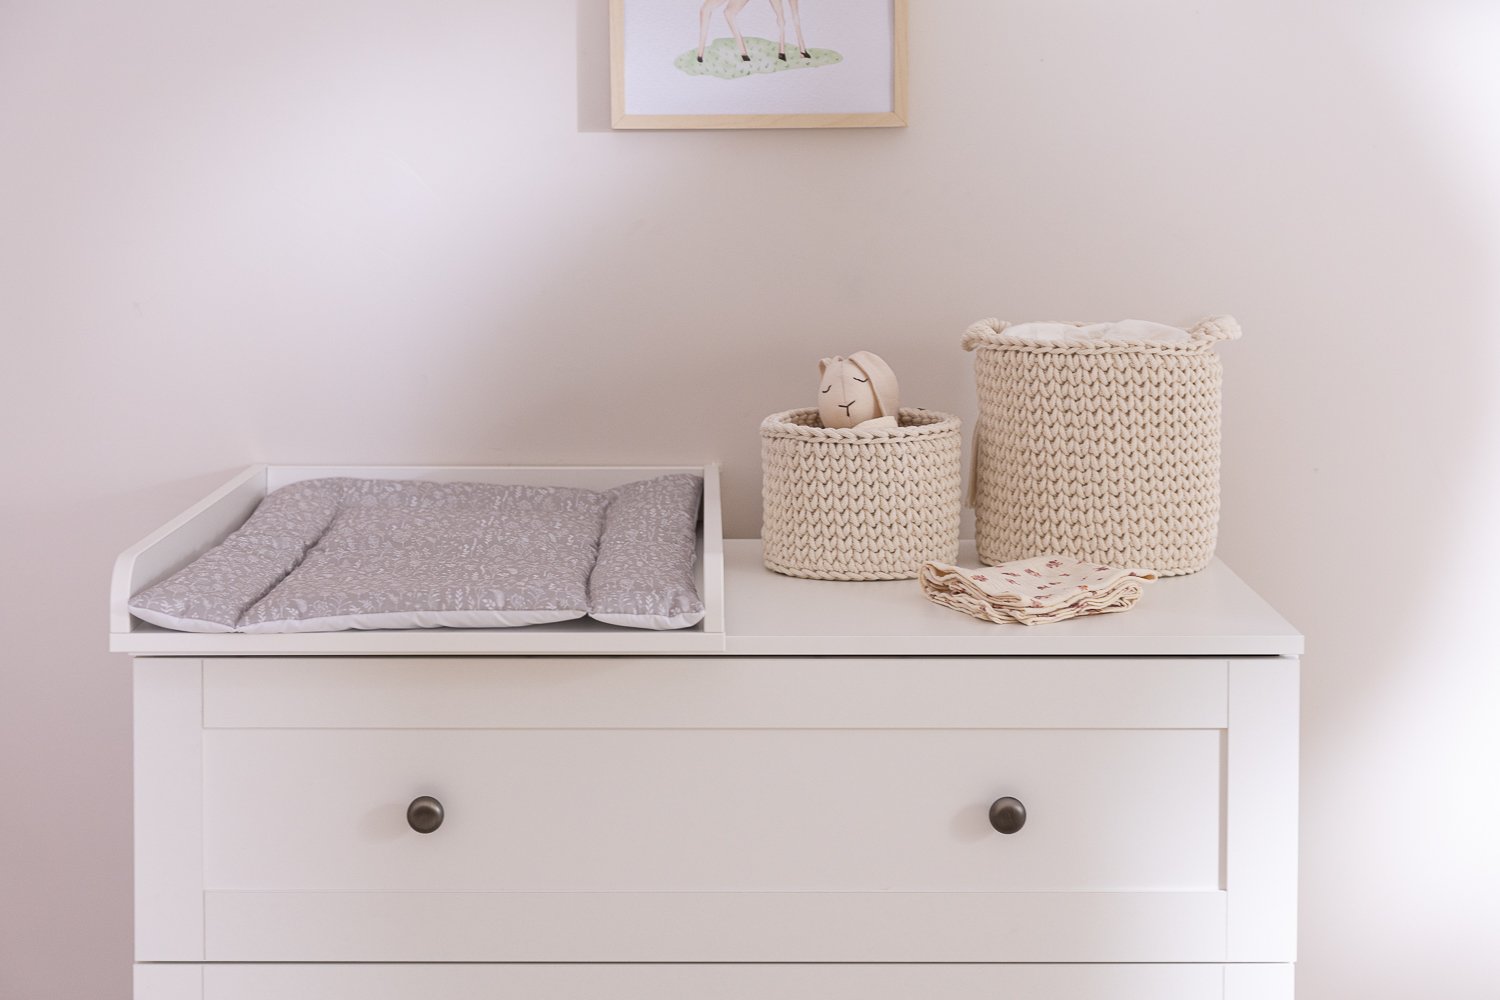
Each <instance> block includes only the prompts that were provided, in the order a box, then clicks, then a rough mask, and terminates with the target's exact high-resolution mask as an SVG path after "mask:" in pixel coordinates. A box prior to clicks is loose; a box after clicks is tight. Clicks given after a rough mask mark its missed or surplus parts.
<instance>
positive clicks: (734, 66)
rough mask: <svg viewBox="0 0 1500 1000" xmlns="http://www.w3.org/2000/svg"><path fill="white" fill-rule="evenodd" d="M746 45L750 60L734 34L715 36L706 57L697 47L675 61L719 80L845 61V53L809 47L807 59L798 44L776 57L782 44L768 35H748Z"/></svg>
mask: <svg viewBox="0 0 1500 1000" xmlns="http://www.w3.org/2000/svg"><path fill="white" fill-rule="evenodd" d="M745 48H746V49H748V50H749V51H750V61H749V62H745V61H744V60H743V59H741V58H740V48H739V46H738V45H736V44H735V42H734V39H733V38H716V39H714V41H713V43H712V44H711V45H709V47H708V48H707V49H705V50H704V52H703V61H702V62H701V63H700V62H699V61H698V50H697V49H689V50H688V51H686V52H684V53H683V54H682V55H680V56H678V57H677V59H676V61H675V62H674V63H673V65H674V66H676V67H677V68H678V69H680V70H682V71H683V72H684V73H686V74H687V75H688V76H716V77H718V78H719V79H720V80H735V79H738V78H740V77H744V76H755V75H758V74H761V73H784V72H786V71H787V70H793V69H817V68H818V67H820V66H832V65H834V64H835V63H841V62H843V61H844V57H843V56H841V55H839V54H838V53H837V52H835V51H833V50H832V49H808V50H807V52H808V55H810V56H812V58H811V59H804V58H803V57H802V53H801V52H799V51H797V46H795V45H788V46H787V48H786V60H785V61H782V60H780V59H778V58H776V55H777V52H778V51H779V47H778V46H777V44H776V43H775V42H773V41H771V40H770V39H767V38H752V37H750V36H746V38H745Z"/></svg>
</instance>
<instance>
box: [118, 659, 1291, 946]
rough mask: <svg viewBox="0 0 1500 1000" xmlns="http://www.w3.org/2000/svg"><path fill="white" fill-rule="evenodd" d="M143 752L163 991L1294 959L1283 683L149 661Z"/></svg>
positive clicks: (848, 666) (1212, 671)
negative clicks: (713, 970) (625, 969)
mask: <svg viewBox="0 0 1500 1000" xmlns="http://www.w3.org/2000/svg"><path fill="white" fill-rule="evenodd" d="M299 666H303V667H305V668H306V669H305V670H304V671H303V672H301V673H298V672H296V669H295V668H297V667H299ZM1247 671H1248V672H1247ZM1235 678H1242V679H1241V680H1239V681H1236V680H1235ZM1237 690H1238V691H1239V692H1241V694H1240V696H1238V697H1237V695H1236V691H1237ZM1237 705H1240V706H1241V711H1240V714H1239V715H1238V717H1237V716H1236V706H1237ZM1288 708H1290V709H1291V711H1288ZM1289 727H1290V728H1289ZM137 732H138V771H140V772H141V773H149V774H150V775H151V776H152V777H151V779H150V780H148V781H146V782H144V783H142V784H139V785H138V789H137V845H138V846H137V858H138V868H137V883H138V887H139V889H138V938H137V941H138V958H140V959H141V960H144V961H202V960H205V959H207V960H209V961H224V962H314V963H316V962H381V961H384V962H413V963H422V962H478V963H485V962H646V963H652V962H655V963H691V962H726V963H735V962H755V963H763V962H770V963H775V962H785V963H796V962H839V963H859V962H912V963H925V962H955V963H968V962H981V963H992V962H1031V963H1141V962H1147V963H1184V962H1186V963H1213V962H1224V961H1266V962H1275V961H1287V960H1290V958H1291V944H1290V940H1291V933H1293V932H1292V929H1291V928H1290V926H1289V925H1288V924H1287V922H1286V921H1285V919H1284V917H1282V916H1278V917H1277V920H1276V921H1275V922H1271V921H1267V920H1262V919H1261V918H1260V917H1258V915H1257V914H1258V912H1259V911H1261V910H1269V909H1270V908H1271V904H1273V903H1274V904H1276V905H1278V906H1280V905H1282V904H1283V897H1284V895H1285V886H1286V885H1287V884H1288V880H1287V879H1286V877H1285V874H1284V873H1283V872H1282V871H1281V868H1282V867H1283V866H1282V855H1281V854H1280V853H1279V852H1281V851H1282V850H1283V848H1284V847H1285V845H1286V844H1287V843H1288V842H1291V843H1294V839H1295V756H1294V755H1295V665H1294V664H1292V665H1291V669H1290V670H1288V669H1285V668H1284V667H1283V665H1282V664H1280V663H1278V661H1276V660H1274V659H1269V660H1261V661H1255V662H1250V661H1240V662H1238V663H1236V662H1231V661H1224V660H1220V661H1213V660H1130V659H1119V660H1102V659H1101V660H1056V661H1041V660H1003V659H999V660H967V661H965V660H949V661H941V660H939V661H922V660H915V659H902V660H881V659H874V660H854V659H850V660H805V661H802V660H779V659H778V660H763V661H752V660H733V661H731V660H719V661H696V662H695V661H686V660H681V661H659V660H645V661H629V660H615V661H588V660H506V661H500V660H491V661H480V660H469V661H451V660H450V661H424V660H415V659H413V660H369V661H365V660H352V659H351V660H343V661H329V660H323V661H300V662H298V661H293V662H287V661H279V660H263V661H257V660H238V661H202V662H199V661H153V660H149V659H142V660H140V661H138V663H137ZM1283 744H1285V745H1286V746H1287V747H1288V748H1289V751H1290V756H1288V753H1287V752H1286V751H1284V750H1281V749H1277V748H1278V747H1280V746H1281V745H1283ZM1268 746H1270V747H1271V749H1273V750H1275V751H1276V752H1274V753H1271V752H1268V750H1267V747H1268ZM1237 747H1238V748H1240V750H1241V754H1240V756H1238V757H1237V756H1236V748H1237ZM1247 750H1253V751H1254V753H1253V755H1247V753H1246V752H1245V751H1247ZM1249 756H1253V759H1254V760H1255V761H1256V762H1258V764H1257V766H1255V767H1249V766H1241V765H1239V764H1237V761H1244V760H1246V759H1248V758H1249ZM143 757H144V758H146V759H145V761H144V762H145V763H146V764H149V765H150V766H149V767H141V766H140V765H141V763H142V758H143ZM1282 785H1284V786H1285V787H1281V786H1282ZM419 796H431V797H434V798H436V799H438V800H440V801H441V803H442V805H443V809H444V820H443V823H442V825H441V826H440V827H439V828H438V829H437V830H436V831H434V832H431V833H428V834H420V833H417V832H415V831H414V830H413V829H412V828H411V827H410V826H409V825H408V822H407V816H406V812H407V806H408V804H409V803H411V802H412V800H414V799H416V798H417V797H419ZM1003 796H1010V797H1014V798H1015V799H1017V800H1019V801H1020V802H1022V803H1024V806H1025V809H1026V821H1025V825H1024V826H1023V827H1022V828H1021V829H1020V830H1019V831H1018V832H1015V833H1013V834H1009V835H1006V834H1001V833H999V832H997V831H996V830H995V829H994V828H993V827H992V826H991V820H990V807H991V803H993V802H994V801H995V800H996V799H999V798H1001V797H1003ZM1241 803H1243V806H1242V805H1241ZM1288 830H1290V834H1288ZM1267 845H1270V846H1269V848H1268V847H1267ZM1260 873H1266V877H1262V878H1259V879H1252V878H1251V876H1253V875H1257V874H1260ZM1268 900H1269V902H1268Z"/></svg>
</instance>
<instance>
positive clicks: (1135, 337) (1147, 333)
mask: <svg viewBox="0 0 1500 1000" xmlns="http://www.w3.org/2000/svg"><path fill="white" fill-rule="evenodd" d="M1005 335H1006V336H1007V337H1013V338H1015V339H1017V340H1032V341H1035V342H1037V343H1039V344H1056V343H1068V342H1074V341H1087V340H1101V341H1105V342H1107V343H1111V344H1139V343H1146V344H1186V343H1187V342H1188V341H1190V340H1192V339H1193V335H1192V334H1190V333H1188V332H1187V331H1186V330H1183V329H1181V328H1179V327H1175V326H1167V325H1166V324H1165V323H1153V322H1151V321H1150V320H1144V319H1122V320H1120V321H1119V322H1117V323H1089V324H1087V325H1086V326H1078V325H1077V324H1074V323H1018V324H1017V325H1015V326H1011V327H1007V328H1006V330H1005Z"/></svg>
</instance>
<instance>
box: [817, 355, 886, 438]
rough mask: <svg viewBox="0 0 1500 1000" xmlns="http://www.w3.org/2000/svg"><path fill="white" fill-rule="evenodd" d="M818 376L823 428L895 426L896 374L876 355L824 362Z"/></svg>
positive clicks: (853, 356) (819, 404)
mask: <svg viewBox="0 0 1500 1000" xmlns="http://www.w3.org/2000/svg"><path fill="white" fill-rule="evenodd" d="M818 374H819V375H820V376H821V378H820V380H819V382H818V391H819V394H818V416H819V417H821V418H822V420H823V426H824V427H867V428H870V427H895V426H897V422H896V421H897V416H898V414H899V413H900V412H901V395H900V387H899V386H898V385H897V384H896V373H895V372H893V371H891V366H890V365H888V364H886V363H885V362H884V361H883V360H881V358H880V356H879V355H878V354H871V353H870V352H869V351H860V352H858V353H856V354H851V355H849V356H848V357H847V358H824V359H823V360H822V361H820V362H818Z"/></svg>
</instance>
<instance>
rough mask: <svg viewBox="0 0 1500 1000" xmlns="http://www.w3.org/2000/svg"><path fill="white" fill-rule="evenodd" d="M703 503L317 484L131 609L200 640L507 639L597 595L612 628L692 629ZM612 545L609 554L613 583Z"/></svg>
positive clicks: (455, 487)
mask: <svg viewBox="0 0 1500 1000" xmlns="http://www.w3.org/2000/svg"><path fill="white" fill-rule="evenodd" d="M700 489H701V480H700V479H698V478H697V477H695V476H667V477H663V478H662V479H658V480H651V481H648V482H644V483H633V484H630V485H629V486H625V487H620V488H619V489H617V490H612V491H609V492H604V493H601V492H595V491H592V490H579V489H569V488H565V487H535V486H497V485H491V484H486V483H431V482H425V481H402V480H380V479H316V480H308V481H306V482H301V483H294V484H292V485H290V486H286V487H283V488H282V489H279V490H276V491H275V492H273V493H271V494H270V495H268V496H267V497H266V498H265V499H264V500H263V501H262V502H261V504H260V506H259V507H258V508H257V509H256V511H255V513H254V514H252V515H251V517H250V518H249V520H247V521H246V522H245V524H244V526H243V527H241V528H240V529H239V530H238V531H236V532H234V533H233V534H232V535H230V536H229V537H228V538H227V539H225V540H224V542H222V543H221V544H220V545H218V546H216V547H215V548H213V549H211V550H209V551H208V552H207V553H205V554H204V555H203V556H201V557H200V558H199V559H197V560H196V561H194V562H193V563H191V564H190V565H188V566H187V567H186V568H184V569H183V570H181V571H180V572H178V573H176V574H175V575H173V576H171V577H169V578H168V579H166V580H164V581H162V582H161V583H159V584H156V585H155V586H152V587H149V588H147V589H146V590H144V591H142V592H141V593H139V594H137V595H136V596H135V597H134V598H133V599H132V601H131V604H130V608H131V611H132V613H134V614H135V615H136V616H137V617H139V618H141V619H142V620H144V621H148V622H151V623H153V624H157V625H161V626H163V627H166V628H173V629H180V630H184V631H193V632H327V631H338V630H341V629H351V628H433V627H442V626H449V627H463V628H497V627H507V626H513V625H532V624H540V623H545V622H555V621H565V620H567V619H571V618H579V617H582V616H583V615H585V614H587V613H588V612H589V611H590V609H591V604H590V597H591V593H590V592H591V587H592V589H593V590H594V592H595V593H594V596H595V597H596V598H597V599H601V600H602V601H603V605H602V606H603V607H605V608H606V610H605V612H604V613H603V614H602V615H601V616H600V617H601V620H605V621H614V622H615V623H616V624H623V625H636V626H639V627H646V628H681V627H684V626H685V625H690V624H693V623H694V622H696V621H697V620H698V618H701V617H702V604H701V602H698V601H697V594H696V591H695V590H694V589H693V586H692V565H693V553H694V525H695V523H696V518H697V507H698V493H699V490H700ZM611 508H613V510H614V512H615V514H614V517H613V518H612V519H611V524H610V526H608V527H607V526H606V510H608V509H611ZM653 521H654V522H655V523H654V526H653ZM601 535H603V536H605V539H606V544H605V548H606V549H607V551H608V552H609V553H611V558H610V559H607V560H604V561H602V562H601V564H600V566H599V567H597V569H603V570H604V572H603V575H602V576H601V575H598V573H597V572H596V561H599V560H598V559H597V557H598V556H599V552H600V546H601ZM684 552H685V553H686V559H687V561H686V577H685V580H684V576H683V570H682V558H683V553H684ZM605 567H609V568H605ZM653 572H654V573H657V574H659V576H658V577H657V579H658V580H659V582H660V586H659V587H657V588H653V585H652V583H651V577H650V574H651V573H653ZM591 573H594V574H595V580H594V581H593V583H592V585H591V581H590V574H591ZM695 602H696V603H695ZM695 607H696V612H695V610H694V609H695ZM695 613H696V615H697V617H693V616H694V614H695ZM609 616H613V617H609Z"/></svg>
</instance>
